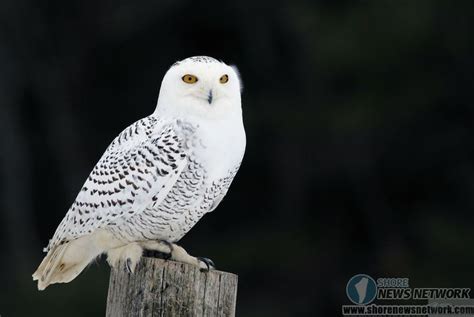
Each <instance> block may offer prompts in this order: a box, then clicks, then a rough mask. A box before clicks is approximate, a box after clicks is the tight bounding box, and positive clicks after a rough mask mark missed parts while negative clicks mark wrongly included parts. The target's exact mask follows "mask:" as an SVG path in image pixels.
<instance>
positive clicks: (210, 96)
mask: <svg viewBox="0 0 474 317" xmlns="http://www.w3.org/2000/svg"><path fill="white" fill-rule="evenodd" d="M212 99H213V95H212V89H211V90H209V94H208V95H207V102H209V104H211V103H212Z"/></svg>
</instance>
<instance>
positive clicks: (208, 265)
mask: <svg viewBox="0 0 474 317" xmlns="http://www.w3.org/2000/svg"><path fill="white" fill-rule="evenodd" d="M196 258H197V259H198V261H199V264H200V265H199V267H200V269H199V270H200V271H201V272H209V271H210V270H215V269H216V265H215V264H214V261H212V260H211V259H208V258H204V257H201V256H198V257H196ZM201 263H204V264H205V265H206V267H202V266H201Z"/></svg>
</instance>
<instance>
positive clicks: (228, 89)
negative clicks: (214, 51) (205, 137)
mask: <svg viewBox="0 0 474 317" xmlns="http://www.w3.org/2000/svg"><path fill="white" fill-rule="evenodd" d="M240 92H241V83H240V77H239V73H238V71H237V68H236V67H235V66H229V65H226V64H225V63H223V62H221V61H218V60H216V59H214V58H212V57H207V56H195V57H189V58H186V59H184V60H182V61H179V62H176V63H174V64H173V65H172V66H171V67H170V69H169V70H168V72H167V73H166V75H165V77H164V78H163V81H162V83H161V88H160V95H159V97H158V104H157V108H156V112H157V113H158V114H162V115H163V114H168V115H184V116H188V115H196V116H206V117H209V116H211V117H219V116H226V115H229V114H232V113H240V112H241V101H240Z"/></svg>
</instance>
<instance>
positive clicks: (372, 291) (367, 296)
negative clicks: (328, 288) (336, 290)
mask: <svg viewBox="0 0 474 317" xmlns="http://www.w3.org/2000/svg"><path fill="white" fill-rule="evenodd" d="M346 294H347V298H349V300H350V301H351V302H353V303H354V304H356V305H367V304H370V303H371V302H372V301H373V300H374V299H375V297H376V296H377V284H375V280H374V279H373V278H372V277H370V276H369V275H367V274H357V275H354V276H353V277H351V279H350V280H349V282H347V285H346Z"/></svg>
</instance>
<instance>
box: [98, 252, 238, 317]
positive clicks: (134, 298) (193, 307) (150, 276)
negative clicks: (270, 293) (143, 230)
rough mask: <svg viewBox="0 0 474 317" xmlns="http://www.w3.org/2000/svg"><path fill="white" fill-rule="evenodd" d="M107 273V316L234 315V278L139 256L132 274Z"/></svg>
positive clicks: (121, 270)
mask: <svg viewBox="0 0 474 317" xmlns="http://www.w3.org/2000/svg"><path fill="white" fill-rule="evenodd" d="M117 267H118V268H116V269H112V270H111V273H110V284H109V294H108V299H107V312H106V316H107V317H121V316H124V317H125V316H127V317H128V316H165V317H168V316H235V305H236V299H237V275H235V274H232V273H227V272H221V271H215V270H212V271H210V272H200V271H199V268H197V267H196V266H193V265H189V264H185V263H178V262H174V261H164V260H161V259H156V258H147V257H143V258H142V260H141V261H140V263H139V264H138V265H137V268H136V270H135V272H134V273H129V272H128V271H127V270H126V268H125V267H126V266H125V264H124V263H119V265H118V266H117Z"/></svg>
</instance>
